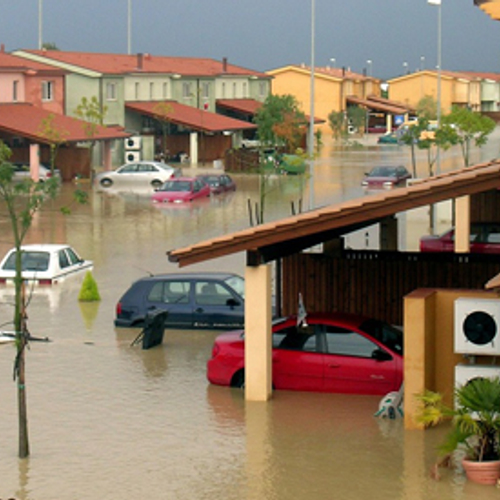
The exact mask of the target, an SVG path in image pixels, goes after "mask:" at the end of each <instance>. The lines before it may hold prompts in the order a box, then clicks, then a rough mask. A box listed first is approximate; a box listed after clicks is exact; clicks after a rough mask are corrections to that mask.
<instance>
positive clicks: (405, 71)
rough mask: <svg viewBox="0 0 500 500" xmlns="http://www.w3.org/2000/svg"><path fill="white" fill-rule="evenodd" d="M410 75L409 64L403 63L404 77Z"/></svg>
mask: <svg viewBox="0 0 500 500" xmlns="http://www.w3.org/2000/svg"><path fill="white" fill-rule="evenodd" d="M406 73H408V63H407V62H406V61H405V62H404V63H403V75H406Z"/></svg>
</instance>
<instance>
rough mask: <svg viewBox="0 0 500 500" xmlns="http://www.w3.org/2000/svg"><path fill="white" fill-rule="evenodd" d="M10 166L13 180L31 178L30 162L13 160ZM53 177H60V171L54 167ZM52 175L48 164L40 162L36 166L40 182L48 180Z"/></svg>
mask: <svg viewBox="0 0 500 500" xmlns="http://www.w3.org/2000/svg"><path fill="white" fill-rule="evenodd" d="M12 167H13V168H14V180H23V179H30V178H31V170H30V164H29V163H26V162H14V163H12ZM53 176H54V178H56V179H60V178H61V172H60V171H59V169H57V168H56V169H54V175H53ZM51 177H52V170H51V168H50V165H44V164H43V163H40V165H39V166H38V180H39V181H40V182H44V181H47V180H49V179H50V178H51Z"/></svg>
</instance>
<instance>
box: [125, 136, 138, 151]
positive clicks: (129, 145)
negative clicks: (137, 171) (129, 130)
mask: <svg viewBox="0 0 500 500" xmlns="http://www.w3.org/2000/svg"><path fill="white" fill-rule="evenodd" d="M125 149H126V150H127V151H130V150H139V149H141V137H140V136H133V137H127V138H126V139H125Z"/></svg>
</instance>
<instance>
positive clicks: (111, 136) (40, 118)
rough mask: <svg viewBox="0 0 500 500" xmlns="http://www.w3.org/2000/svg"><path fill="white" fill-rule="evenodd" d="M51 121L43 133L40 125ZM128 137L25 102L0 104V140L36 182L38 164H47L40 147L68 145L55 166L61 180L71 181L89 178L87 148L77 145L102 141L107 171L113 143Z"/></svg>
mask: <svg viewBox="0 0 500 500" xmlns="http://www.w3.org/2000/svg"><path fill="white" fill-rule="evenodd" d="M50 119H51V120H52V121H51V125H50V126H49V127H48V129H45V130H44V126H43V124H44V123H47V120H50ZM130 135H131V134H129V133H127V132H124V131H123V130H122V129H121V128H118V127H104V126H102V125H97V124H90V123H88V122H85V121H83V120H78V119H76V118H72V117H70V116H66V115H60V114H56V113H51V112H49V111H46V110H44V109H42V108H39V107H37V106H33V105H31V104H27V103H14V104H12V103H5V104H0V139H1V140H3V141H4V142H5V143H6V144H7V145H8V146H9V147H10V148H11V150H12V159H11V160H12V161H19V162H21V161H22V162H26V163H29V164H30V170H31V175H32V177H33V178H34V179H38V169H39V165H40V161H46V162H48V161H49V151H48V148H47V150H46V151H41V146H42V145H46V146H50V145H51V144H55V145H57V146H58V147H59V146H61V145H64V146H69V147H68V148H66V147H65V148H64V150H63V149H61V150H60V151H59V153H58V157H57V159H56V167H58V168H59V170H60V171H61V176H62V178H63V179H64V180H71V179H73V178H74V177H75V175H82V176H83V177H88V176H89V175H90V157H89V154H88V148H85V149H82V148H78V147H77V146H78V143H80V142H89V141H103V142H104V167H105V169H106V170H110V169H111V144H112V141H113V140H115V139H125V138H127V137H130ZM59 163H60V165H59Z"/></svg>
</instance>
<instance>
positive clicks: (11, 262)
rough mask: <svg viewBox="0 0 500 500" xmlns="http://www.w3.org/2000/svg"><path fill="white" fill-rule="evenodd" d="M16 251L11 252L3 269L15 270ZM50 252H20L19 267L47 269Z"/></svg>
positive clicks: (38, 269) (30, 269)
mask: <svg viewBox="0 0 500 500" xmlns="http://www.w3.org/2000/svg"><path fill="white" fill-rule="evenodd" d="M16 253H17V252H12V253H11V254H10V255H9V257H8V258H7V260H6V261H5V264H4V265H3V269H5V270H6V271H15V269H16ZM49 261H50V254H49V253H48V252H23V251H22V252H21V269H22V270H23V271H47V269H48V268H49Z"/></svg>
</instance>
